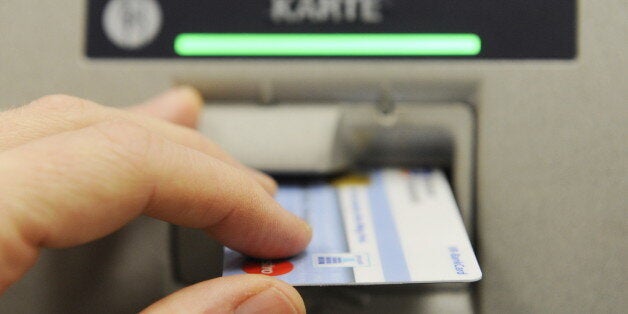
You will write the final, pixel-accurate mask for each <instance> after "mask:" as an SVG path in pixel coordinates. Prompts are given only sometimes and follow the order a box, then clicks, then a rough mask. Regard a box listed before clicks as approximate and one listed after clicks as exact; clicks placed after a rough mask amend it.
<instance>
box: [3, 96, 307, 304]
mask: <svg viewBox="0 0 628 314" xmlns="http://www.w3.org/2000/svg"><path fill="white" fill-rule="evenodd" d="M201 104H202V101H201V99H200V97H199V96H198V94H197V93H196V92H195V91H194V90H192V89H189V88H176V89H173V90H171V91H169V92H167V93H165V94H163V95H161V96H159V97H157V98H155V99H153V100H150V101H149V102H147V103H145V104H142V105H139V106H135V107H132V108H130V109H129V110H127V111H124V110H119V109H114V108H110V107H104V106H100V105H97V104H95V103H93V102H90V101H87V100H82V99H78V98H74V97H69V96H60V95H56V96H47V97H44V98H41V99H39V100H36V101H34V102H32V103H30V104H28V105H26V106H23V107H20V108H16V109H13V110H9V111H6V112H1V113H0V190H1V191H2V194H1V195H0V294H1V293H2V292H3V291H5V290H6V289H7V288H8V287H9V286H10V285H11V284H12V283H14V282H15V281H17V280H18V279H19V278H20V277H21V276H22V275H23V274H24V273H25V272H26V271H27V270H28V269H29V268H31V267H32V266H33V265H34V263H35V261H36V260H37V257H38V254H39V251H40V250H41V249H42V248H47V247H48V248H63V247H70V246H75V245H80V244H83V243H86V242H89V241H93V240H96V239H99V238H102V237H104V236H106V235H107V234H110V233H112V232H114V231H116V230H117V229H119V228H121V227H122V226H123V225H124V224H126V223H128V222H129V221H131V220H132V219H134V218H136V217H137V216H139V215H142V214H144V215H148V216H151V217H154V218H157V219H161V220H165V221H168V222H171V223H174V224H178V225H182V226H186V227H192V228H201V229H203V230H205V231H206V232H207V234H208V235H209V236H211V237H213V238H215V239H217V240H218V241H220V242H221V243H223V244H224V245H226V246H229V247H231V248H232V249H235V250H238V251H241V252H243V253H245V254H247V255H251V256H255V257H259V258H279V257H286V256H291V255H294V254H297V253H299V252H300V251H301V250H303V249H304V248H305V246H306V245H307V244H308V242H309V241H310V238H311V229H310V228H309V226H308V225H307V224H306V223H305V222H303V221H302V220H300V219H299V218H297V217H296V216H294V215H292V214H291V213H289V212H287V211H285V210H284V209H282V208H281V206H280V205H279V204H277V203H276V202H275V201H274V200H273V198H272V194H273V193H274V192H275V190H276V188H277V186H276V183H275V182H274V181H273V180H272V178H270V177H268V176H266V175H265V174H262V173H260V172H257V171H256V170H253V169H250V168H247V167H246V166H244V165H242V164H240V163H238V162H237V161H235V160H234V159H232V158H231V157H230V156H229V155H227V154H226V153H225V152H224V151H222V150H221V149H220V148H219V147H217V146H216V145H215V144H214V143H212V142H211V141H209V140H208V139H206V138H204V137H203V136H202V135H200V134H199V133H197V132H196V131H194V130H192V129H190V128H189V127H192V126H194V124H195V121H196V118H197V115H198V112H199V111H200V106H201ZM158 118H161V119H158ZM162 119H164V120H168V121H170V122H167V121H164V120H162ZM171 122H174V123H178V124H180V125H176V124H174V123H171ZM146 311H147V312H181V311H185V312H218V313H231V312H242V313H248V312H252V311H256V312H270V313H293V312H304V311H305V308H304V305H303V301H302V300H301V297H300V296H299V294H298V293H297V292H296V290H295V289H294V288H292V287H291V286H289V285H288V284H286V283H284V282H282V281H279V280H276V279H273V278H270V277H266V276H261V275H244V276H232V277H223V278H218V279H214V280H210V281H206V282H202V283H199V284H196V285H193V286H190V287H187V288H184V289H182V290H180V291H178V292H175V293H174V294H172V295H170V296H167V297H166V298H164V299H162V300H160V301H158V302H156V303H154V304H153V305H151V306H150V307H149V308H147V309H146Z"/></svg>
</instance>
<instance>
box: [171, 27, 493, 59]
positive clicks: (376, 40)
mask: <svg viewBox="0 0 628 314" xmlns="http://www.w3.org/2000/svg"><path fill="white" fill-rule="evenodd" d="M481 48H482V41H481V40H480V37H478V36H477V35H476V34H261V33H258V34H250V33H237V34H224V33H222V34H214V33H184V34H179V35H178V36H177V37H176V38H175V41H174V51H175V52H176V53H177V54H178V55H180V56H186V57H208V56H216V57H218V56H226V57H229V56H246V57H259V56H262V57H264V56H265V57H272V56H349V57H351V56H358V57H359V56H362V57H368V56H372V57H377V56H475V55H477V54H479V53H480V50H481Z"/></svg>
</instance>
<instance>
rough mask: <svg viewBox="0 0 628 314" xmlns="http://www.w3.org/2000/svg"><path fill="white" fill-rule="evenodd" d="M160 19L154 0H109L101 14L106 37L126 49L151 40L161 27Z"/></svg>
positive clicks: (159, 10) (138, 46)
mask: <svg viewBox="0 0 628 314" xmlns="http://www.w3.org/2000/svg"><path fill="white" fill-rule="evenodd" d="M161 20H162V16H161V8H160V7H159V4H158V3H157V1H155V0H111V1H109V3H107V6H106V7H105V10H104V11H103V15H102V24H103V29H104V31H105V35H107V38H109V40H110V41H111V42H112V43H113V44H114V45H116V46H117V47H119V48H122V49H127V50H135V49H139V48H141V47H144V46H146V45H147V44H149V43H150V42H151V41H153V39H155V37H156V36H157V34H158V33H159V30H160V29H161Z"/></svg>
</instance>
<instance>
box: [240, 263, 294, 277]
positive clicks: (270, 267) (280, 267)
mask: <svg viewBox="0 0 628 314" xmlns="http://www.w3.org/2000/svg"><path fill="white" fill-rule="evenodd" d="M292 269H294V265H292V263H290V262H289V261H259V260H258V261H246V262H245V263H244V265H243V266H242V270H244V272H245V273H247V274H262V275H266V276H279V275H283V274H287V273H289V272H291V271H292Z"/></svg>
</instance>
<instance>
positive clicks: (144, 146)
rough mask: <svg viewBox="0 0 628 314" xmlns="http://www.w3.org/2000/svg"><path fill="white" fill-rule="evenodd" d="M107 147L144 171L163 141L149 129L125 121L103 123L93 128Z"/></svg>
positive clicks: (117, 120)
mask: <svg viewBox="0 0 628 314" xmlns="http://www.w3.org/2000/svg"><path fill="white" fill-rule="evenodd" d="M91 128H92V129H93V130H94V131H95V132H96V133H97V134H98V136H99V137H100V139H101V140H102V141H104V142H105V145H106V146H107V147H108V149H110V150H111V151H112V152H113V153H115V154H116V155H117V156H119V157H120V158H121V159H122V160H124V161H125V162H127V163H130V164H131V165H132V166H134V167H136V168H137V169H143V168H144V167H145V166H146V162H147V161H148V160H149V157H150V156H151V155H153V154H155V153H156V150H158V149H159V147H161V145H162V142H163V139H162V138H161V137H159V136H157V135H155V134H154V133H152V132H151V131H149V130H148V129H146V128H144V127H142V126H140V125H139V124H136V123H133V122H131V121H128V120H124V119H116V120H110V121H106V122H101V123H97V124H95V125H93V126H92V127H91Z"/></svg>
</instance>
